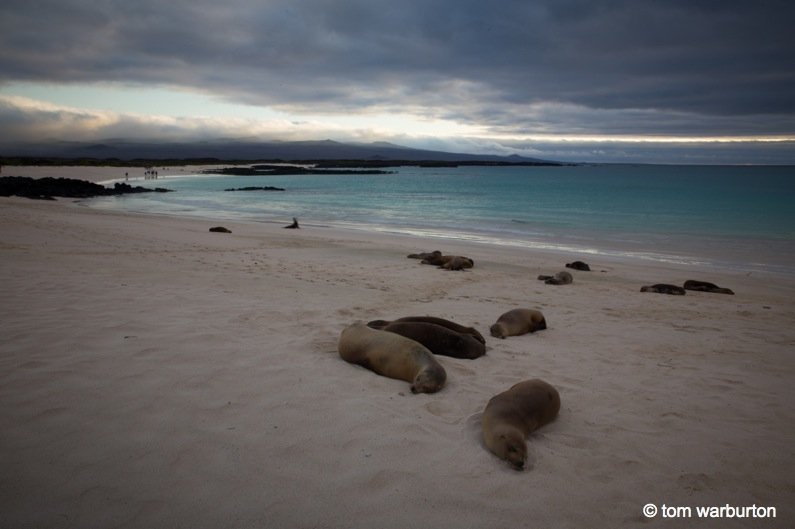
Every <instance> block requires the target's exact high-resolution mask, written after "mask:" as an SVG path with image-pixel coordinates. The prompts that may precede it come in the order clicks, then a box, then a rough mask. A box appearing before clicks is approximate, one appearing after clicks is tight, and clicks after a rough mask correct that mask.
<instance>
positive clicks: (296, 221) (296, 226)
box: [284, 217, 300, 230]
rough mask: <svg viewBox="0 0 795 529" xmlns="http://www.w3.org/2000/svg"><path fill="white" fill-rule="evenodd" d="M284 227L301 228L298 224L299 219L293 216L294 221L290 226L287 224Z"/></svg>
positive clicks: (288, 228)
mask: <svg viewBox="0 0 795 529" xmlns="http://www.w3.org/2000/svg"><path fill="white" fill-rule="evenodd" d="M284 228H285V229H287V230H297V229H298V228H300V226H298V219H296V218H295V217H293V223H292V224H290V225H288V226H285V227H284Z"/></svg>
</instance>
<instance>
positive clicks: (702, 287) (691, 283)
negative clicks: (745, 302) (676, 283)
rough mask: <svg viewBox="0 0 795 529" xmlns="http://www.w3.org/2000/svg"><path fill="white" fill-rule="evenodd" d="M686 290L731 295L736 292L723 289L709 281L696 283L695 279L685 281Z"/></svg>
mask: <svg viewBox="0 0 795 529" xmlns="http://www.w3.org/2000/svg"><path fill="white" fill-rule="evenodd" d="M684 286H685V290H696V291H699V292H712V293H713V294H731V295H732V296H733V295H734V292H733V291H732V290H731V289H729V288H721V287H719V286H718V285H716V284H714V283H708V282H707V281H696V280H695V279H688V280H687V281H685V285H684Z"/></svg>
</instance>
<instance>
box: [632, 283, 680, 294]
mask: <svg viewBox="0 0 795 529" xmlns="http://www.w3.org/2000/svg"><path fill="white" fill-rule="evenodd" d="M640 291H641V292H656V293H657V294H671V295H673V296H684V295H685V289H684V288H682V287H678V286H676V285H667V284H665V283H657V284H656V285H651V286H646V287H640Z"/></svg>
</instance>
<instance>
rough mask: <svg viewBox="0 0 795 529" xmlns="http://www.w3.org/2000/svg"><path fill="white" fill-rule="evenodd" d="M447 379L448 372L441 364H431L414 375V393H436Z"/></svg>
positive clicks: (412, 387) (412, 390) (412, 386)
mask: <svg viewBox="0 0 795 529" xmlns="http://www.w3.org/2000/svg"><path fill="white" fill-rule="evenodd" d="M445 380H447V373H446V372H445V370H444V368H442V367H441V366H429V367H427V368H426V369H423V370H421V371H420V372H419V373H417V376H416V377H414V382H413V383H412V384H411V392H412V393H436V392H437V391H439V390H440V389H442V386H444V383H445Z"/></svg>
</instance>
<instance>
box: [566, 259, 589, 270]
mask: <svg viewBox="0 0 795 529" xmlns="http://www.w3.org/2000/svg"><path fill="white" fill-rule="evenodd" d="M566 268H573V269H574V270H579V271H581V272H590V271H591V267H590V266H588V264H587V263H583V262H582V261H574V262H573V263H566Z"/></svg>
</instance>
